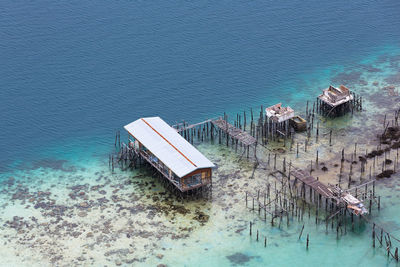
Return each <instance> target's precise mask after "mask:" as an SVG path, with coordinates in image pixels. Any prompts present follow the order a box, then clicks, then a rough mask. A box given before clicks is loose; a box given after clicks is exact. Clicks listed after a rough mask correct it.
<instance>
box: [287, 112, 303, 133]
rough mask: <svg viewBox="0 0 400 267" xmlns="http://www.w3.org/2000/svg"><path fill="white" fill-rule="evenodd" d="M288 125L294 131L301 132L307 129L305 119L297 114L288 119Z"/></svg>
mask: <svg viewBox="0 0 400 267" xmlns="http://www.w3.org/2000/svg"><path fill="white" fill-rule="evenodd" d="M290 125H291V126H292V127H293V128H294V130H295V131H296V132H303V131H305V130H306V129H307V121H306V120H305V119H303V118H302V117H300V116H298V115H297V116H294V117H293V118H291V119H290Z"/></svg>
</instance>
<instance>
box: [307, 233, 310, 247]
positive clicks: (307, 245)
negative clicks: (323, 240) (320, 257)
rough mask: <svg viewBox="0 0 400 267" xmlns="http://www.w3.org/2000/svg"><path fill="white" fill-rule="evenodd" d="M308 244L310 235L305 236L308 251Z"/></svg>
mask: <svg viewBox="0 0 400 267" xmlns="http://www.w3.org/2000/svg"><path fill="white" fill-rule="evenodd" d="M309 242H310V235H309V234H307V249H308V243H309Z"/></svg>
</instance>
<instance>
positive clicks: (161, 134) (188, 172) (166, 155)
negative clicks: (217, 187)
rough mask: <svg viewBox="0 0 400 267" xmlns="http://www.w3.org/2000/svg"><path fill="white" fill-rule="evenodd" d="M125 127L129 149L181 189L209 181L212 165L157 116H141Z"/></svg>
mask: <svg viewBox="0 0 400 267" xmlns="http://www.w3.org/2000/svg"><path fill="white" fill-rule="evenodd" d="M124 128H125V130H126V131H127V132H128V133H129V136H130V139H129V145H128V147H129V149H130V150H133V152H134V153H135V154H136V155H137V156H138V157H139V158H141V159H143V160H145V161H146V162H147V163H149V164H150V165H151V166H152V167H154V168H155V169H156V170H157V171H158V173H159V174H160V175H161V176H162V177H164V178H165V179H166V180H168V181H169V182H170V184H172V185H174V188H175V189H177V190H178V191H179V192H180V193H183V192H188V191H192V190H194V189H199V188H202V187H204V186H208V185H212V169H213V168H214V167H215V165H214V164H213V163H212V162H211V161H210V160H208V159H207V158H206V157H205V156H204V155H203V154H202V153H200V152H199V151H198V150H197V149H196V148H195V147H194V146H192V145H191V144H190V143H189V142H188V141H186V140H185V138H183V137H182V136H181V135H180V134H179V133H178V132H177V131H176V130H175V129H174V128H172V127H171V126H169V125H168V124H167V123H166V122H165V121H163V120H162V119H161V118H160V117H151V118H141V119H138V120H136V121H134V122H132V123H130V124H128V125H126V126H124Z"/></svg>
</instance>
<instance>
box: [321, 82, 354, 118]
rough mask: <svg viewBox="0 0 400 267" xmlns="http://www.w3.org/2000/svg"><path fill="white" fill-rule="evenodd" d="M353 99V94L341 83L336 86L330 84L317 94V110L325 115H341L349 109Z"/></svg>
mask: <svg viewBox="0 0 400 267" xmlns="http://www.w3.org/2000/svg"><path fill="white" fill-rule="evenodd" d="M353 99H354V97H353V95H352V94H351V92H350V90H349V89H348V88H347V87H346V86H344V85H341V86H340V87H339V88H336V87H333V86H332V85H330V86H329V88H327V89H324V90H323V92H322V94H321V95H320V96H318V100H319V111H320V113H322V114H323V115H325V116H331V117H335V116H341V115H343V114H345V113H347V112H348V111H350V110H351V108H352V100H353Z"/></svg>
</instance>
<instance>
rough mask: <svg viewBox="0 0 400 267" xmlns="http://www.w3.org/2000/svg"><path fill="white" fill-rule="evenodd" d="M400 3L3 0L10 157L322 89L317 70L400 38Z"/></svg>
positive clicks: (0, 145) (3, 117) (0, 42)
mask: <svg viewBox="0 0 400 267" xmlns="http://www.w3.org/2000/svg"><path fill="white" fill-rule="evenodd" d="M399 12H400V2H399V1H396V0H385V1H373V0H367V1H366V0H362V1H225V0H224V1H217V2H209V1H176V2H171V1H2V2H1V3H0V51H1V52H0V62H1V68H0V85H1V90H0V101H1V102H0V103H1V105H0V125H1V135H0V151H1V152H0V162H1V166H2V168H3V169H4V168H6V167H7V166H8V164H10V162H13V161H15V160H23V161H27V160H28V161H29V160H32V159H35V158H37V157H38V155H39V153H41V152H40V151H43V150H44V149H46V147H49V146H57V147H58V148H57V150H59V151H60V153H69V151H70V149H73V148H74V146H75V145H77V146H79V147H80V149H83V150H84V148H85V147H86V146H94V145H96V146H99V149H100V150H101V151H106V150H107V149H108V148H107V146H108V145H109V144H111V143H113V138H114V132H115V131H116V129H119V128H121V126H123V125H125V124H127V123H129V122H131V121H133V120H135V119H137V118H139V117H143V116H155V115H158V116H160V117H162V118H163V119H165V120H166V121H167V122H169V123H171V124H173V123H175V122H176V121H181V120H186V121H189V122H197V121H200V120H203V119H207V118H209V117H213V116H215V115H221V114H223V112H224V111H226V112H233V113H234V112H240V111H241V110H243V109H244V108H248V107H253V106H254V107H258V106H259V105H261V104H262V105H264V106H266V105H268V104H274V103H275V102H277V101H282V102H284V103H288V104H293V103H294V102H296V101H298V100H301V99H305V98H313V97H314V95H315V94H316V93H315V92H318V90H320V89H321V88H310V85H309V84H308V82H310V80H311V78H308V79H307V78H305V77H306V76H307V75H312V74H316V73H317V72H318V71H321V70H326V69H329V67H332V66H335V65H346V66H349V65H351V64H354V62H357V60H358V59H360V58H364V57H368V56H370V55H371V54H373V53H378V52H379V50H380V49H382V48H383V47H387V46H398V45H399V43H400V17H399V15H398V14H399ZM328 83H329V81H326V84H328Z"/></svg>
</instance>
